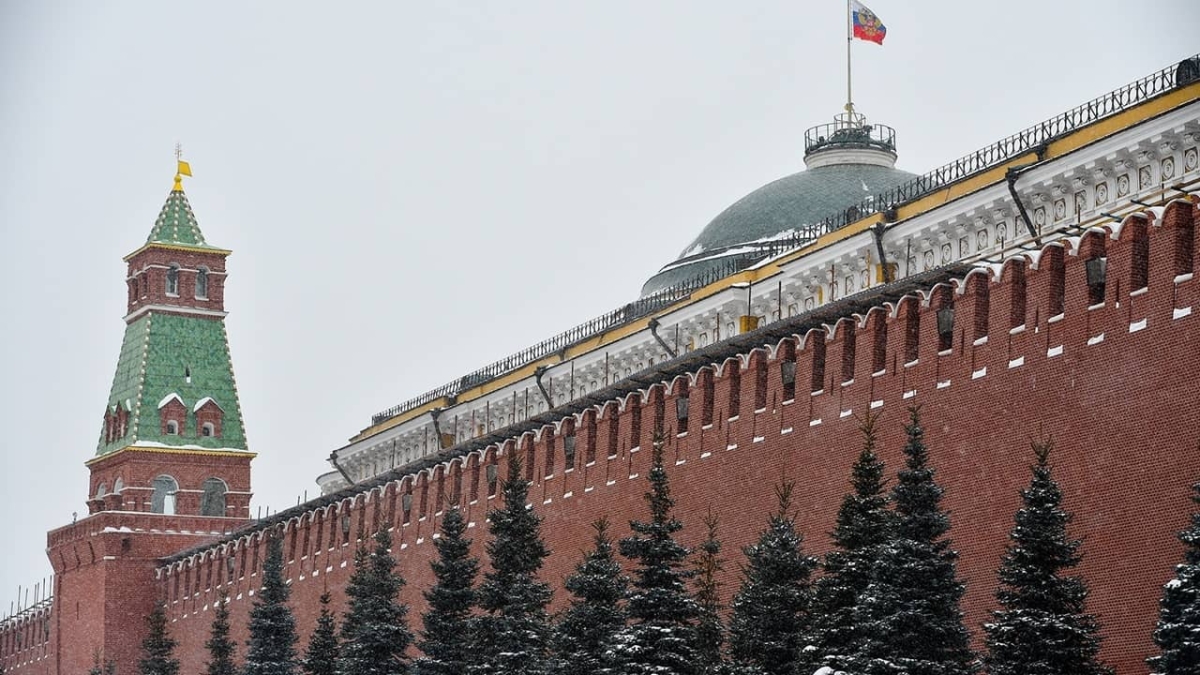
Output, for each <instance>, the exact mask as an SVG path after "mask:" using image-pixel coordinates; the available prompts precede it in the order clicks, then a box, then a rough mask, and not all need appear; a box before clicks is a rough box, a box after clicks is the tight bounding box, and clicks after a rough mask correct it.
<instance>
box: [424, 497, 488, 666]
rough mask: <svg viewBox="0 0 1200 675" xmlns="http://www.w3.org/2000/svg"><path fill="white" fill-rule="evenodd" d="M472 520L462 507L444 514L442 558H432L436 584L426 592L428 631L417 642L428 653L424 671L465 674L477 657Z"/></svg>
mask: <svg viewBox="0 0 1200 675" xmlns="http://www.w3.org/2000/svg"><path fill="white" fill-rule="evenodd" d="M466 532H467V521H466V520H465V519H464V518H463V514H462V511H461V510H459V509H458V507H456V506H454V507H450V508H449V509H447V511H446V515H445V516H444V517H443V518H442V536H441V537H439V538H437V539H435V540H434V542H433V547H434V549H435V550H437V554H438V557H437V559H436V560H433V561H431V562H430V567H432V568H433V576H434V579H435V582H434V585H433V587H432V588H430V589H429V590H428V591H425V600H426V602H428V603H429V609H428V610H427V611H426V612H425V614H424V615H423V616H422V621H423V623H424V625H425V632H424V634H423V635H422V639H421V641H420V642H419V643H418V644H417V646H418V647H420V648H421V651H422V652H423V653H424V656H423V657H421V658H419V659H417V660H416V662H415V663H414V666H415V670H416V671H417V672H418V673H420V674H421V675H462V674H463V673H465V672H466V671H467V667H468V666H469V665H470V664H471V663H472V662H473V661H474V659H473V658H472V656H471V649H470V645H471V644H472V640H471V636H470V633H471V608H472V607H474V606H475V588H474V587H475V577H476V575H477V574H479V560H477V559H476V558H473V557H471V540H470V539H467V538H466V536H465V535H466Z"/></svg>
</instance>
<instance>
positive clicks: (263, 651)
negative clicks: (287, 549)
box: [243, 534, 299, 675]
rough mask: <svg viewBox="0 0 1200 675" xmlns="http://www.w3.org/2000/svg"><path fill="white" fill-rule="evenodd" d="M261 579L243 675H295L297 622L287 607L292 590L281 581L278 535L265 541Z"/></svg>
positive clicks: (281, 547)
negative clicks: (265, 554)
mask: <svg viewBox="0 0 1200 675" xmlns="http://www.w3.org/2000/svg"><path fill="white" fill-rule="evenodd" d="M262 579H263V585H262V588H261V589H259V591H258V594H256V595H255V596H254V606H253V607H252V608H251V609H250V639H249V640H248V641H247V642H246V664H245V666H244V670H243V672H244V675H295V673H296V672H297V671H298V670H299V664H298V663H297V659H296V639H297V638H296V618H295V617H294V616H292V610H291V608H290V607H288V604H287V601H288V597H289V596H290V595H291V589H290V588H288V585H287V583H286V582H285V581H284V579H283V539H282V538H281V537H280V536H279V535H278V534H271V535H270V536H268V537H267V557H266V560H264V561H263V574H262Z"/></svg>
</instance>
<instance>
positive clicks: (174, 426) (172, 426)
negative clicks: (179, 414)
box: [167, 420, 179, 436]
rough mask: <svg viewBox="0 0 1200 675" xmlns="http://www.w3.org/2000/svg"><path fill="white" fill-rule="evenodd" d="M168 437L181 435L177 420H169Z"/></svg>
mask: <svg viewBox="0 0 1200 675" xmlns="http://www.w3.org/2000/svg"><path fill="white" fill-rule="evenodd" d="M167 435H168V436H178V435H179V422H176V421H175V420H167Z"/></svg>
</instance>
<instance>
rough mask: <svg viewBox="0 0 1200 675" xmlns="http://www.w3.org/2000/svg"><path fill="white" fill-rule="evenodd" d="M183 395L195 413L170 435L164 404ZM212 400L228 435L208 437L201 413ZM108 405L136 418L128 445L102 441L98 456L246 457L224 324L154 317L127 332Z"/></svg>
mask: <svg viewBox="0 0 1200 675" xmlns="http://www.w3.org/2000/svg"><path fill="white" fill-rule="evenodd" d="M171 394H175V395H177V396H178V397H179V398H180V399H181V400H182V402H183V404H184V406H186V407H187V410H188V415H187V422H186V423H185V424H184V427H183V428H182V429H180V430H179V433H178V434H176V435H168V434H164V433H162V425H161V423H160V417H159V415H160V411H159V405H160V402H162V401H164V400H165V399H166V398H167V397H169V396H170V395H171ZM206 397H208V398H212V399H213V400H214V401H215V402H216V404H217V405H218V406H219V407H220V408H221V410H222V411H223V412H224V416H223V419H222V430H221V434H220V436H201V435H200V433H199V430H198V429H197V425H196V419H195V415H194V411H193V407H194V406H195V405H196V404H197V402H200V401H202V400H203V399H205V398H206ZM108 406H109V409H110V410H115V409H116V408H117V406H123V407H125V409H126V410H127V411H128V412H129V427H128V430H127V433H126V434H125V436H124V437H123V438H119V439H116V440H114V441H113V442H111V443H106V442H105V438H104V434H103V432H102V433H101V435H100V443H99V447H97V449H96V454H97V455H106V454H109V453H111V452H116V451H117V450H120V449H122V448H125V447H128V446H131V445H137V446H141V447H145V446H151V447H171V448H180V449H206V450H246V449H247V447H246V435H245V431H244V429H243V427H242V410H241V405H240V404H239V402H238V396H237V386H236V383H235V382H234V377H233V362H232V360H231V359H230V356H229V341H228V338H227V335H226V332H225V324H224V323H223V322H221V321H217V320H213V319H207V318H201V317H190V316H179V315H175V314H162V313H156V312H149V313H147V314H146V315H144V316H142V317H139V318H138V319H137V320H136V321H134V322H133V323H131V324H129V325H128V326H127V327H126V328H125V340H124V342H123V343H122V345H121V357H120V359H119V360H118V361H117V373H116V376H115V377H114V378H113V386H112V391H111V392H110V393H109V395H108Z"/></svg>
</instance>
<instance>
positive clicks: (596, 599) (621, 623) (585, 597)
mask: <svg viewBox="0 0 1200 675" xmlns="http://www.w3.org/2000/svg"><path fill="white" fill-rule="evenodd" d="M592 527H593V528H594V529H595V530H596V534H595V537H594V539H593V547H592V550H590V551H588V552H587V553H586V554H585V555H584V557H583V560H582V561H581V562H580V563H579V564H578V565H577V566H576V567H575V572H574V573H573V574H572V575H571V576H569V577H567V580H566V582H565V583H564V584H563V585H564V586H565V587H566V589H567V592H569V593H570V594H571V605H570V607H568V608H567V609H566V611H564V612H563V613H562V615H561V616H560V617H559V619H558V623H557V624H556V625H555V627H554V652H555V662H556V666H555V670H556V671H557V673H559V674H560V675H618V674H619V673H621V672H622V671H621V669H620V666H621V664H620V661H619V660H618V658H617V655H616V653H615V652H614V651H613V643H614V640H615V636H616V634H617V632H618V631H620V630H621V629H622V628H624V627H625V609H624V607H622V606H621V601H622V600H623V599H624V598H625V592H626V588H627V582H626V579H625V575H624V572H623V571H622V570H621V564H620V563H619V562H617V559H616V556H615V553H614V550H613V541H612V539H611V538H610V537H609V535H608V520H606V519H604V518H601V519H600V520H598V521H596V522H595V523H592Z"/></svg>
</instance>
